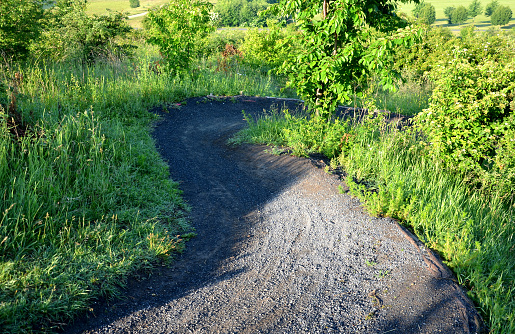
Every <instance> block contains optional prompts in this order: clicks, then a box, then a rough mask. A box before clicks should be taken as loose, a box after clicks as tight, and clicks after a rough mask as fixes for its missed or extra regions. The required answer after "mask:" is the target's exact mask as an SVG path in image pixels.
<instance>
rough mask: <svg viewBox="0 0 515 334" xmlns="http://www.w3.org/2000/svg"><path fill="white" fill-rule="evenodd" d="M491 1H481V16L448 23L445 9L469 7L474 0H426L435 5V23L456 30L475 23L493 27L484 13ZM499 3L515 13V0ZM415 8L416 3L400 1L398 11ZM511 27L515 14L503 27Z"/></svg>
mask: <svg viewBox="0 0 515 334" xmlns="http://www.w3.org/2000/svg"><path fill="white" fill-rule="evenodd" d="M490 1H491V0H488V1H485V0H483V1H481V5H482V6H483V13H482V14H481V15H479V16H476V18H475V19H474V20H473V19H468V20H467V22H465V23H464V24H462V25H452V24H448V23H447V17H446V16H445V14H444V9H445V8H447V7H451V6H453V7H457V6H465V7H467V8H468V6H469V5H470V4H471V3H472V0H464V1H460V2H459V3H457V2H456V1H448V0H430V1H426V2H427V3H430V4H432V5H433V6H435V10H436V22H435V23H434V25H435V26H442V27H449V28H451V29H453V30H454V29H460V28H461V27H465V26H469V25H474V26H476V27H477V28H478V29H480V30H486V29H488V28H490V27H492V24H491V23H490V17H487V16H485V15H484V11H485V7H486V5H487V4H489V3H490ZM499 3H500V4H501V5H503V6H508V7H510V8H511V10H512V11H514V13H515V0H501V1H499ZM413 8H415V4H414V3H407V4H405V3H400V4H399V8H398V11H399V12H404V13H407V14H409V15H412V14H413V13H412V10H413ZM511 28H515V15H514V17H513V18H512V19H511V21H510V24H509V25H506V26H503V27H502V29H511Z"/></svg>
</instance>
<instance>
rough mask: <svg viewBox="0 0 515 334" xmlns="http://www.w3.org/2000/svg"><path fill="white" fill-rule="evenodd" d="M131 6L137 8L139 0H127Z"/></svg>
mask: <svg viewBox="0 0 515 334" xmlns="http://www.w3.org/2000/svg"><path fill="white" fill-rule="evenodd" d="M129 4H130V5H131V8H138V7H139V6H140V3H139V0H129Z"/></svg>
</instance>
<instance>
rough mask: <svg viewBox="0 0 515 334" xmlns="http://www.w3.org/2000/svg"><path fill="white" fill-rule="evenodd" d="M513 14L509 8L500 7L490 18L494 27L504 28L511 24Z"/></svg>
mask: <svg viewBox="0 0 515 334" xmlns="http://www.w3.org/2000/svg"><path fill="white" fill-rule="evenodd" d="M512 15H513V12H512V11H511V8H510V7H508V6H498V7H497V8H496V9H495V11H494V12H493V14H492V17H491V18H490V20H491V22H492V24H493V25H496V26H503V25H506V24H508V23H509V22H510V20H511V17H512Z"/></svg>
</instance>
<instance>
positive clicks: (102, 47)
mask: <svg viewBox="0 0 515 334" xmlns="http://www.w3.org/2000/svg"><path fill="white" fill-rule="evenodd" d="M86 4H87V2H86V0H59V1H57V2H56V4H55V5H54V6H53V7H52V8H51V9H49V10H48V12H47V17H48V22H47V23H46V29H45V31H44V32H43V35H42V38H41V39H40V40H39V41H37V43H35V44H33V45H32V47H31V48H32V51H33V52H34V53H35V54H36V55H37V56H38V57H39V58H50V59H53V60H58V61H62V60H72V59H79V60H83V61H92V60H95V59H97V58H99V57H102V56H106V55H107V54H108V53H112V52H121V53H128V52H129V51H130V46H128V45H121V44H119V43H118V42H117V41H116V38H118V37H123V36H125V35H127V34H128V33H129V32H130V31H131V30H132V28H131V27H130V26H129V25H128V24H127V22H126V16H125V15H124V14H122V13H118V12H114V13H110V14H109V15H101V16H98V15H93V16H88V15H87V14H86Z"/></svg>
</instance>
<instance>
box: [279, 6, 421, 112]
mask: <svg viewBox="0 0 515 334" xmlns="http://www.w3.org/2000/svg"><path fill="white" fill-rule="evenodd" d="M321 8H322V12H321V11H320V9H321ZM394 8H395V7H394V5H393V4H392V3H391V2H390V1H383V0H381V1H376V0H368V1H355V0H337V1H327V0H324V1H320V0H310V1H302V2H300V1H289V0H281V1H280V2H279V3H278V4H276V5H274V6H272V7H271V9H270V10H269V12H270V13H272V14H275V15H279V16H281V17H291V18H292V19H293V20H294V21H295V22H296V24H297V26H298V29H299V34H294V35H293V36H291V39H292V40H293V41H294V42H293V44H296V45H298V46H299V53H298V54H295V55H291V57H289V59H288V60H287V61H286V62H285V63H284V64H283V65H282V66H281V68H280V71H281V73H285V74H288V75H289V85H290V86H293V87H295V88H296V89H297V91H298V92H299V95H301V96H302V97H303V99H304V100H305V101H307V103H308V104H309V105H310V107H312V108H315V109H317V110H319V111H321V112H332V111H334V108H335V107H336V105H337V103H338V101H349V100H350V99H351V96H353V95H354V93H355V91H356V88H357V86H358V85H359V84H364V83H365V82H366V81H365V78H367V77H368V76H370V75H371V74H372V73H376V74H377V75H378V77H379V78H380V81H381V84H382V85H383V86H385V87H388V88H393V80H394V75H393V73H392V71H391V70H390V66H389V65H390V60H391V59H392V56H391V54H392V50H393V49H394V48H395V47H396V46H398V45H402V44H409V43H410V41H412V40H414V39H415V36H414V34H413V32H411V30H409V29H405V30H397V29H398V28H401V27H405V26H406V22H405V21H403V20H401V19H400V18H399V17H397V16H396V15H395V14H393V10H394ZM371 27H372V28H371ZM392 31H393V32H394V33H392ZM377 33H379V34H380V33H383V34H384V35H383V36H377V35H374V34H377ZM376 37H377V38H376ZM359 92H360V91H358V93H359Z"/></svg>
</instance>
